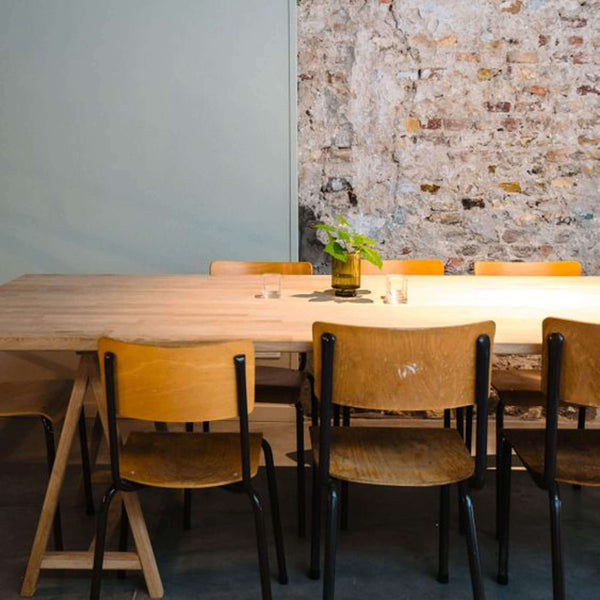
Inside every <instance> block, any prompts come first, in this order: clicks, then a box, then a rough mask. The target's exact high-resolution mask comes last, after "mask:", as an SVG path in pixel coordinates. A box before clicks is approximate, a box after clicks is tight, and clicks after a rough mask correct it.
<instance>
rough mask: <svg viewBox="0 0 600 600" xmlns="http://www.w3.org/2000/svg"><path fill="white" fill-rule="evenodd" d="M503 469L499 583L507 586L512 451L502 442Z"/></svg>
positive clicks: (499, 533)
mask: <svg viewBox="0 0 600 600" xmlns="http://www.w3.org/2000/svg"><path fill="white" fill-rule="evenodd" d="M500 453H501V463H500V464H501V467H502V471H501V473H500V481H499V483H500V494H499V499H500V502H499V504H498V506H497V507H496V510H497V511H498V515H497V522H498V523H499V525H498V539H499V552H498V576H497V580H498V583H500V584H502V585H506V584H507V583H508V534H509V526H510V477H511V473H512V470H511V467H512V465H511V462H512V449H511V446H510V444H509V443H508V442H507V441H505V440H504V441H502V442H501V445H500Z"/></svg>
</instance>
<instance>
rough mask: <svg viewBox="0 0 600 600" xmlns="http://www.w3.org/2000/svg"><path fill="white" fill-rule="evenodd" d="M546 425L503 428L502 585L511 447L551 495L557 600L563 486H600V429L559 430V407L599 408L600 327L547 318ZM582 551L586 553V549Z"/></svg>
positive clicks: (561, 594)
mask: <svg viewBox="0 0 600 600" xmlns="http://www.w3.org/2000/svg"><path fill="white" fill-rule="evenodd" d="M542 335H543V340H544V349H543V355H542V374H543V389H544V396H545V400H546V401H545V406H546V426H545V429H503V430H502V431H501V434H500V437H501V452H502V460H501V468H502V472H501V477H500V483H501V487H500V504H499V506H498V508H497V510H498V512H499V522H500V527H499V534H500V536H499V537H500V561H499V569H498V581H499V583H502V584H506V583H508V528H509V510H510V509H509V506H510V504H509V503H510V476H511V459H512V450H514V451H515V453H516V454H517V456H518V457H519V458H520V460H521V462H522V463H523V464H524V465H525V467H526V469H527V471H528V472H529V474H530V475H531V477H532V478H533V480H534V482H535V483H536V484H537V485H538V487H540V488H541V489H543V490H545V491H546V492H547V493H548V499H549V506H550V530H551V541H552V581H553V586H552V587H553V596H554V600H563V599H564V598H565V597H566V592H565V577H564V568H563V556H562V548H561V541H560V509H561V501H560V497H559V486H560V484H572V485H578V486H594V487H598V486H600V431H599V430H593V429H588V430H586V429H559V428H558V408H559V406H560V405H565V404H568V405H575V406H582V407H587V406H593V407H599V406H600V354H599V353H598V347H600V325H598V324H595V323H594V324H591V323H580V322H576V321H567V320H564V319H556V318H548V319H545V320H544V323H543V326H542ZM579 551H580V552H581V551H583V549H582V548H580V549H579Z"/></svg>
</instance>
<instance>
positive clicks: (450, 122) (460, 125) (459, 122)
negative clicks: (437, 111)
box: [443, 119, 465, 131]
mask: <svg viewBox="0 0 600 600" xmlns="http://www.w3.org/2000/svg"><path fill="white" fill-rule="evenodd" d="M443 123H444V130H445V131H462V130H463V129H464V128H465V121H464V120H463V119H444V120H443Z"/></svg>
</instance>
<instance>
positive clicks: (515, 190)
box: [498, 181, 522, 194]
mask: <svg viewBox="0 0 600 600" xmlns="http://www.w3.org/2000/svg"><path fill="white" fill-rule="evenodd" d="M498 187H499V188H500V189H501V190H504V191H505V192H508V193H509V194H520V193H521V192H522V190H521V184H520V183H519V182H518V181H505V182H503V183H499V184H498Z"/></svg>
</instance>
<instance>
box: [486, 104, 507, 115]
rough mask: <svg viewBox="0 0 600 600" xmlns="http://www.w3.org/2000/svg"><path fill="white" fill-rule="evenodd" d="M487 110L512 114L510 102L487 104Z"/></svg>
mask: <svg viewBox="0 0 600 600" xmlns="http://www.w3.org/2000/svg"><path fill="white" fill-rule="evenodd" d="M484 106H485V109H486V110H487V111H488V112H505V113H506V112H510V106H511V104H510V102H485V103H484Z"/></svg>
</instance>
